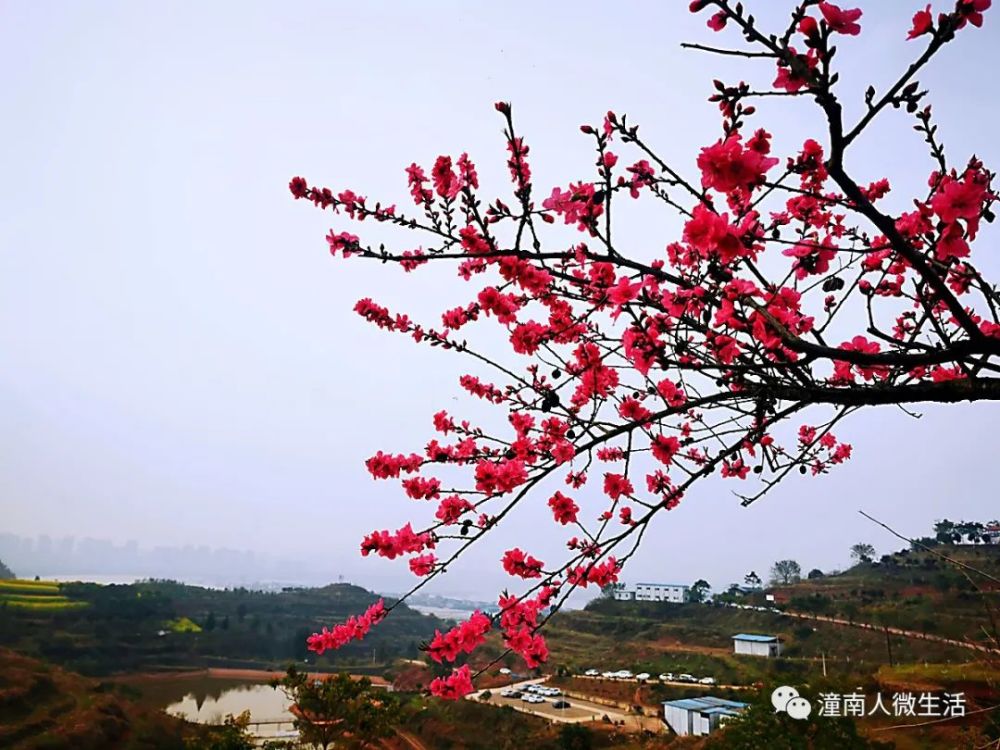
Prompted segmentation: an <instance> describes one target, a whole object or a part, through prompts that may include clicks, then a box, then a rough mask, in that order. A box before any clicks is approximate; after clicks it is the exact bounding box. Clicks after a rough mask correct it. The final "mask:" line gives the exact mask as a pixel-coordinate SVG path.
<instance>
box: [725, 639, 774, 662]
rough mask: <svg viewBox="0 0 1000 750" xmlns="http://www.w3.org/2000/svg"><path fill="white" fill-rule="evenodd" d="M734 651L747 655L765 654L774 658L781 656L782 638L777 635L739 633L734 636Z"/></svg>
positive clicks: (764, 655)
mask: <svg viewBox="0 0 1000 750" xmlns="http://www.w3.org/2000/svg"><path fill="white" fill-rule="evenodd" d="M733 651H734V652H735V653H737V654H744V655H746V656H763V657H765V658H768V659H773V658H775V657H777V656H781V639H780V638H778V636H776V635H758V634H756V633H738V634H737V635H734V636H733Z"/></svg>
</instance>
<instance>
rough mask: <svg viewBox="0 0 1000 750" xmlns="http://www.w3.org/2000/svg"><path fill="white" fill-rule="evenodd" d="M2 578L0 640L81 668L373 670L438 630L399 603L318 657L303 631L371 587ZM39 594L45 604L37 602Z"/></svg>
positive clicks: (336, 617) (415, 649)
mask: <svg viewBox="0 0 1000 750" xmlns="http://www.w3.org/2000/svg"><path fill="white" fill-rule="evenodd" d="M8 583H9V582H8ZM5 585H6V584H0V646H6V647H8V648H12V649H15V650H17V651H20V652H22V653H25V654H28V655H31V656H35V657H38V658H41V659H44V660H46V661H51V662H53V663H56V664H59V665H62V666H65V667H67V668H70V669H72V670H73V671H76V672H80V673H82V674H87V675H108V674H112V673H117V672H136V671H154V670H170V669H182V668H189V667H243V668H272V667H274V668H280V669H283V668H284V667H285V666H286V665H287V664H288V663H289V662H290V661H297V662H300V663H301V662H303V661H304V660H306V659H308V661H309V664H310V665H312V666H313V667H315V668H320V669H323V668H334V667H337V668H350V669H351V671H354V672H360V671H374V672H379V671H381V670H383V669H384V668H385V666H386V665H388V664H389V663H390V662H391V661H393V660H394V659H397V658H401V657H402V658H417V657H419V656H420V651H419V645H420V644H421V643H422V642H423V641H426V640H428V639H429V638H430V637H432V636H433V634H434V630H435V628H443V627H444V624H443V623H442V622H441V621H440V620H438V619H437V618H436V617H431V616H427V615H423V614H420V613H419V612H417V611H415V610H412V609H410V608H408V607H405V606H402V607H399V608H398V609H396V610H394V611H393V614H392V617H389V618H387V619H386V620H385V621H384V622H382V623H380V624H379V626H378V627H376V628H373V629H372V632H371V633H370V634H369V636H368V637H367V638H365V640H364V641H361V642H355V643H352V644H349V645H347V646H345V647H344V648H342V649H340V650H339V651H336V652H327V654H324V655H323V656H322V657H318V658H317V657H316V655H315V654H312V653H311V652H309V651H307V649H306V638H307V637H308V636H309V635H310V634H311V633H313V632H315V631H317V630H320V629H321V628H322V627H323V626H329V625H331V624H333V623H336V622H340V621H342V620H344V619H346V618H347V617H348V616H350V615H352V614H357V613H358V612H362V611H364V609H365V608H366V607H368V606H369V605H370V604H371V603H373V602H374V601H375V600H376V599H377V596H376V595H375V594H373V593H371V592H370V591H366V590H365V589H362V588H360V587H357V586H352V585H350V584H334V585H331V586H326V587H324V588H316V589H286V590H284V591H281V592H276V593H264V592H257V591H248V590H246V589H235V590H232V589H230V590H225V591H220V590H216V589H206V588H201V587H198V586H188V585H184V584H179V583H174V582H169V581H154V582H143V583H135V584H129V585H108V586H105V585H99V584H92V583H67V584H59V585H56V584H53V583H50V582H49V583H46V582H13V583H12V584H11V585H9V586H7V588H2V587H3V586H5ZM18 587H20V588H18ZM39 587H41V588H39ZM13 589H17V591H23V592H24V593H17V592H13V593H12V590H13ZM35 589H38V590H37V591H36V590H35ZM5 596H6V597H8V600H7V601H6V602H5V601H4V597H5ZM25 597H28V598H29V599H31V601H24V598H25ZM32 597H35V598H34V599H32ZM42 598H47V599H49V600H50V603H49V605H47V606H45V605H42V604H40V603H39V600H40V599H42Z"/></svg>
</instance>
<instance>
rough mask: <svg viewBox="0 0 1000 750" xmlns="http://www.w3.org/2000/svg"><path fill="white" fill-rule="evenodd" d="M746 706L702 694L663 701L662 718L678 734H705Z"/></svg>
mask: <svg viewBox="0 0 1000 750" xmlns="http://www.w3.org/2000/svg"><path fill="white" fill-rule="evenodd" d="M746 707H747V704H746V703H740V702H738V701H730V700H726V699H725V698H716V697H714V696H711V695H703V696H700V697H698V698H682V699H680V700H676V701H664V702H663V720H664V721H665V722H666V723H667V726H669V727H670V728H671V729H672V730H673V731H674V733H676V734H678V735H680V736H686V735H689V734H692V735H705V734H709V733H710V732H712V731H714V730H716V729H718V728H719V726H720V725H721V724H723V723H725V722H726V720H727V719H729V718H731V717H733V716H736V715H737V714H739V713H740V711H742V710H743V709H745V708H746Z"/></svg>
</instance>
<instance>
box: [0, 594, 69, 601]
mask: <svg viewBox="0 0 1000 750" xmlns="http://www.w3.org/2000/svg"><path fill="white" fill-rule="evenodd" d="M68 601H69V598H68V597H65V596H62V595H61V594H59V595H57V596H39V595H38V594H2V593H0V602H68Z"/></svg>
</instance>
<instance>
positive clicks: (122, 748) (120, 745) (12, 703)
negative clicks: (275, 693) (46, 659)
mask: <svg viewBox="0 0 1000 750" xmlns="http://www.w3.org/2000/svg"><path fill="white" fill-rule="evenodd" d="M190 731H191V730H190V729H189V728H188V727H187V726H186V725H185V724H184V722H182V721H180V720H178V719H173V718H170V717H168V716H167V715H166V714H164V713H162V712H159V711H152V710H149V709H144V708H141V707H139V706H137V705H136V704H134V703H132V702H131V701H129V700H128V699H126V698H123V697H122V696H120V695H117V694H116V693H114V692H113V691H112V690H111V689H110V688H109V686H107V685H106V684H102V683H97V682H95V681H93V680H88V679H85V678H83V677H80V676H79V675H75V674H71V673H69V672H66V671H64V670H62V669H59V668H56V667H50V666H48V665H45V664H42V663H41V662H39V661H37V660H34V659H30V658H28V657H25V656H22V655H20V654H15V653H14V652H12V651H9V650H7V649H0V747H4V748H20V749H23V750H36V749H37V750H42V748H45V750H183V748H184V743H183V737H184V736H186V735H188V734H190Z"/></svg>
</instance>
